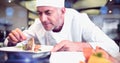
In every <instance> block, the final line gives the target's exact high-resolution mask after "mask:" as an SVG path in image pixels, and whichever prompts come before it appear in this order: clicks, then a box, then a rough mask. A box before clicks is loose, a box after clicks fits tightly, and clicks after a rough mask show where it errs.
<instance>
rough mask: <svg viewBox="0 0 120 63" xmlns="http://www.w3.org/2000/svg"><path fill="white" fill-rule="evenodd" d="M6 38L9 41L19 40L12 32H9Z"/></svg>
mask: <svg viewBox="0 0 120 63" xmlns="http://www.w3.org/2000/svg"><path fill="white" fill-rule="evenodd" d="M8 40H9V41H11V42H18V41H19V40H18V39H17V38H16V37H15V36H14V35H13V34H12V33H10V34H9V36H8Z"/></svg>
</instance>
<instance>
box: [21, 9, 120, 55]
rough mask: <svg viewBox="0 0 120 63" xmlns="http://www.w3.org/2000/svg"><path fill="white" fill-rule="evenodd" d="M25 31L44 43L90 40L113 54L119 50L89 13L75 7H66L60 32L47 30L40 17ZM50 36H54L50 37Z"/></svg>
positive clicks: (94, 44)
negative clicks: (80, 11)
mask: <svg viewBox="0 0 120 63" xmlns="http://www.w3.org/2000/svg"><path fill="white" fill-rule="evenodd" d="M23 32H24V34H25V35H26V36H27V37H28V38H30V37H34V38H35V39H38V41H39V43H40V44H42V45H55V44H56V43H59V42H60V41H62V40H70V41H73V42H88V43H89V44H90V45H91V46H92V47H93V48H94V49H95V48H96V46H99V47H101V48H103V49H104V50H105V51H107V52H108V53H109V54H111V55H113V56H115V54H116V53H118V52H119V47H118V46H117V44H116V43H115V42H114V41H113V40H112V39H110V38H109V37H108V36H107V35H106V34H104V32H103V31H101V30H100V29H99V28H98V27H97V26H96V25H95V24H93V22H92V21H91V20H90V19H89V17H88V16H87V14H85V13H79V12H77V11H76V10H73V9H68V8H66V13H65V19H64V25H63V28H62V30H61V31H60V32H53V31H46V30H45V29H44V28H43V26H42V25H41V22H40V20H39V19H36V20H35V22H34V24H33V25H31V26H30V27H29V29H28V30H25V31H23ZM48 34H50V35H48ZM49 36H50V37H52V38H51V39H48V37H49ZM51 40H52V41H51ZM21 43H25V41H24V42H21Z"/></svg>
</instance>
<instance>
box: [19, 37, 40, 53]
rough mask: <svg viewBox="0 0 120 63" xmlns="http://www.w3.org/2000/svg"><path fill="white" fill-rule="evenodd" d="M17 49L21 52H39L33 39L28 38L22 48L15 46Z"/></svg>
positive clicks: (38, 47)
mask: <svg viewBox="0 0 120 63" xmlns="http://www.w3.org/2000/svg"><path fill="white" fill-rule="evenodd" d="M17 47H18V48H21V49H23V50H28V51H33V52H37V51H39V50H40V45H38V44H35V41H34V38H30V39H29V40H28V42H27V44H25V45H23V46H17Z"/></svg>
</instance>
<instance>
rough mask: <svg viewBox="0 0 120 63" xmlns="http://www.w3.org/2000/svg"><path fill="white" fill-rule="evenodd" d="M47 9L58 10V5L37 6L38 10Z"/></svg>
mask: <svg viewBox="0 0 120 63" xmlns="http://www.w3.org/2000/svg"><path fill="white" fill-rule="evenodd" d="M46 10H49V11H54V10H57V8H56V7H50V6H38V7H37V11H39V12H42V11H46Z"/></svg>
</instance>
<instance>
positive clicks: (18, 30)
mask: <svg viewBox="0 0 120 63" xmlns="http://www.w3.org/2000/svg"><path fill="white" fill-rule="evenodd" d="M16 31H17V32H18V33H19V34H20V38H21V40H26V36H25V35H24V34H23V32H22V31H21V30H20V29H19V28H16Z"/></svg>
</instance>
